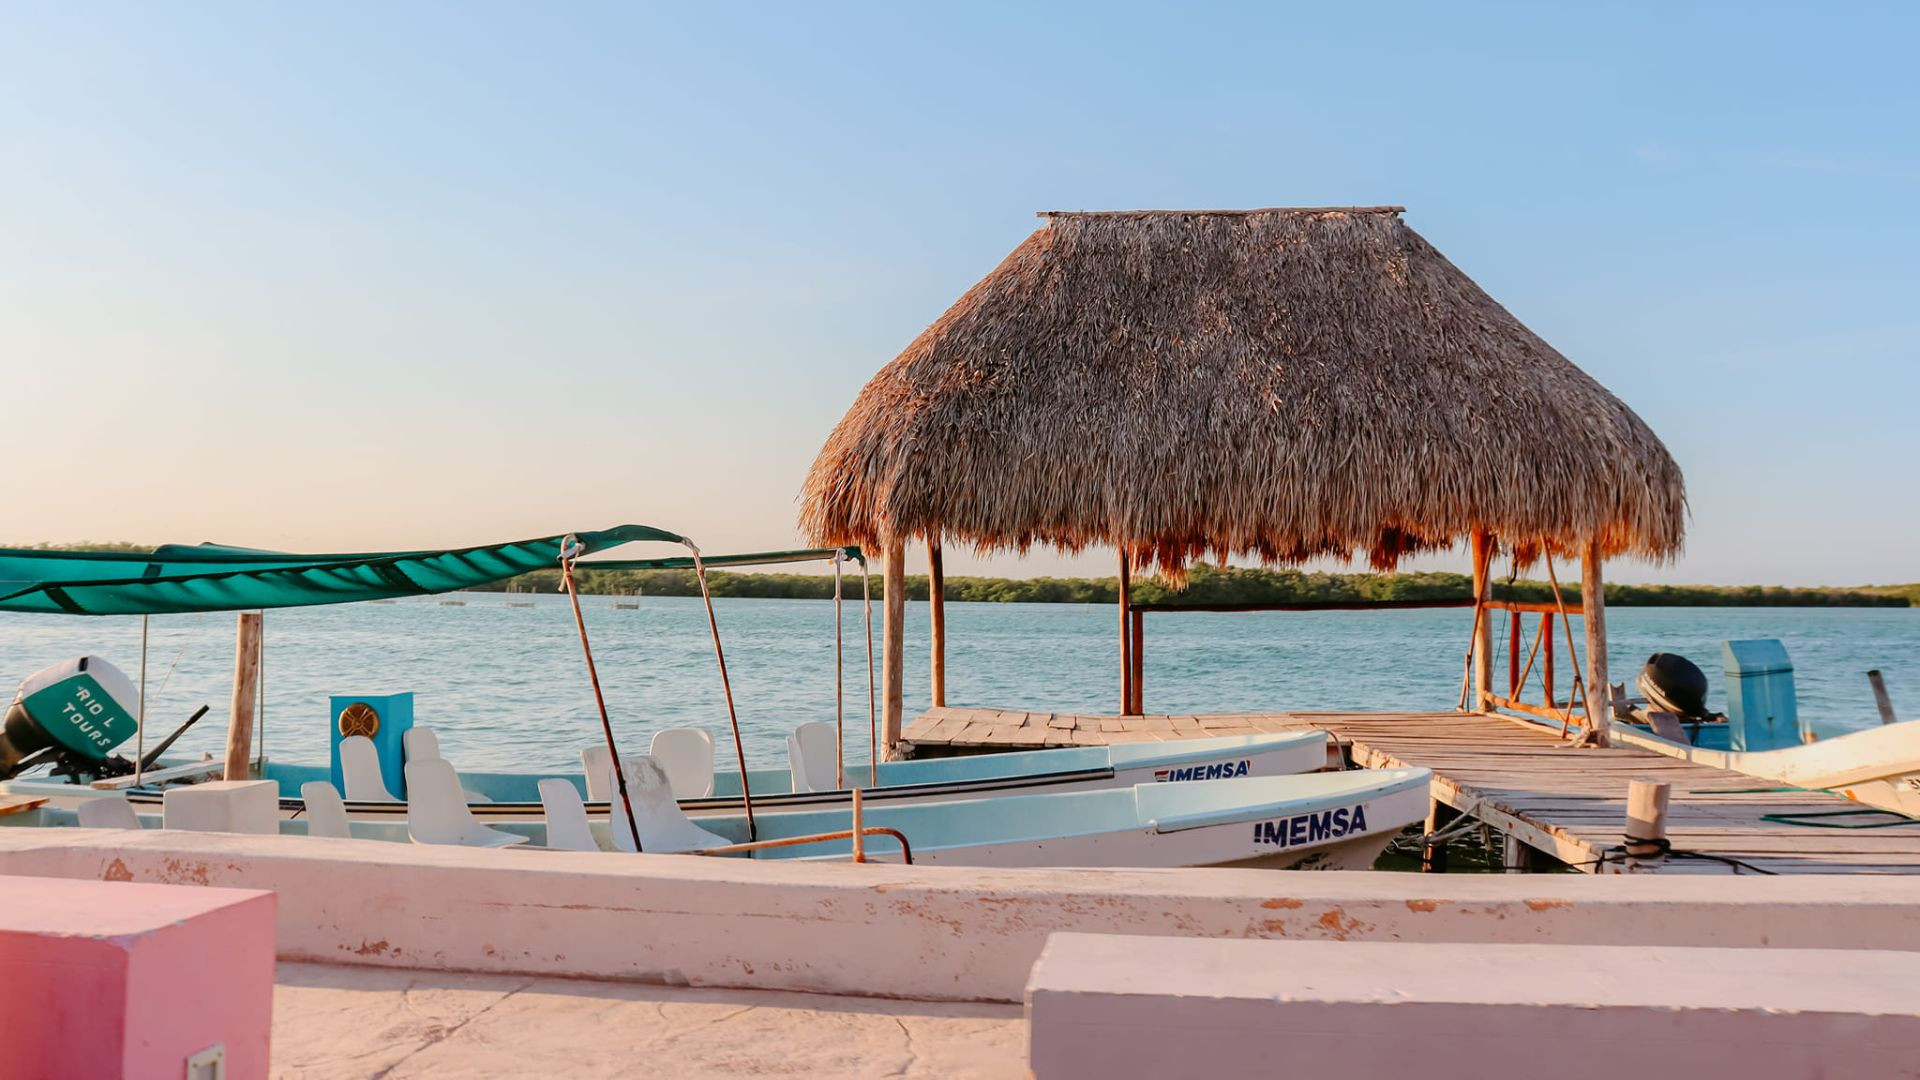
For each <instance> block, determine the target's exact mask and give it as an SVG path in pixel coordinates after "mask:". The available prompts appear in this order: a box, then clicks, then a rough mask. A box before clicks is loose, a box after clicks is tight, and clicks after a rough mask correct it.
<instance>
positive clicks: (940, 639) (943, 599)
mask: <svg viewBox="0 0 1920 1080" xmlns="http://www.w3.org/2000/svg"><path fill="white" fill-rule="evenodd" d="M927 617H928V620H929V623H930V626H929V633H930V636H931V638H932V649H933V656H932V660H931V662H932V665H933V666H932V668H931V669H930V671H929V681H930V683H931V686H930V694H929V700H931V701H932V702H933V707H934V708H936V709H939V708H944V707H945V706H946V704H947V575H946V571H945V569H944V568H943V567H942V566H941V562H940V538H939V537H937V536H928V537H927Z"/></svg>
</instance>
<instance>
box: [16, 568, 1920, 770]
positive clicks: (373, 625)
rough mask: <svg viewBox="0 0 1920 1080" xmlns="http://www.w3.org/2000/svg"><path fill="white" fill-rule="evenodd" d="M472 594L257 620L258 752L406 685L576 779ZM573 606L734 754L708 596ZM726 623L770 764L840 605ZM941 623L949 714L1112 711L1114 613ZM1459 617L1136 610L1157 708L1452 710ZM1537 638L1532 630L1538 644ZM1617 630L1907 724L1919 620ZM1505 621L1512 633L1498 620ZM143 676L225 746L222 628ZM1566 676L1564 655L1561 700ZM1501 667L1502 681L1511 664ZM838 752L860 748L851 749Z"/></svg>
mask: <svg viewBox="0 0 1920 1080" xmlns="http://www.w3.org/2000/svg"><path fill="white" fill-rule="evenodd" d="M465 599H466V600H467V604H466V606H464V607H451V606H442V605H441V604H439V603H437V602H436V601H434V600H431V599H427V600H409V601H403V602H400V603H395V604H359V605H349V606H343V607H332V608H307V609H296V610H288V611H270V612H268V613H267V615H266V654H265V672H266V715H267V731H266V750H267V753H268V755H269V756H271V757H274V758H276V759H280V760H286V761H321V760H324V758H325V755H326V752H327V697H328V695H330V694H383V693H392V692H397V691H403V690H411V691H413V692H414V693H415V695H416V720H417V722H418V723H422V724H431V725H433V726H434V727H435V728H436V729H437V730H438V732H439V734H440V740H441V745H442V748H443V750H444V752H445V753H446V754H447V756H448V758H449V759H450V760H452V761H453V762H454V763H455V764H456V765H458V766H461V767H464V768H473V769H480V768H529V769H564V768H576V767H577V765H578V756H577V754H578V749H579V747H581V746H583V745H586V744H588V743H590V742H593V741H594V740H596V739H597V738H598V737H599V720H598V716H597V713H596V711H595V709H594V704H593V692H592V689H591V688H590V686H589V685H588V682H587V678H586V668H585V664H584V662H583V661H582V659H581V655H580V641H579V638H578V637H577V635H576V634H575V631H574V626H573V617H572V612H571V610H570V609H569V607H568V605H567V601H566V598H565V597H564V596H557V595H542V596H539V597H538V598H537V603H536V606H535V607H533V608H509V607H507V606H506V596H505V595H504V594H501V593H484V594H468V595H467V596H466V597H465ZM583 603H584V605H585V613H586V618H587V626H588V630H589V633H590V634H591V635H592V640H593V648H594V657H595V659H596V661H597V662H598V664H599V668H600V676H601V681H602V684H603V686H604V688H605V690H606V695H607V704H608V707H609V708H610V710H611V712H612V714H613V717H614V724H615V731H616V733H617V734H619V735H621V736H623V737H624V738H626V739H629V740H631V745H632V746H633V747H634V748H635V749H636V750H638V749H642V748H644V745H645V740H646V739H647V738H648V737H649V736H650V734H651V732H652V731H653V730H654V729H655V728H656V727H658V726H662V725H681V724H692V725H700V726H705V727H708V728H710V729H712V730H713V731H714V733H715V735H716V737H718V738H720V739H721V740H722V745H723V746H724V745H725V741H724V734H723V733H724V732H725V729H726V707H725V705H724V702H723V699H722V697H721V694H720V682H719V677H718V673H717V669H716V667H715V663H714V656H713V647H712V644H711V639H710V638H709V637H708V635H707V629H706V617H705V614H704V612H703V610H702V608H701V606H700V603H699V601H698V600H694V599H683V598H678V597H648V598H646V599H645V600H643V601H642V602H641V606H640V608H639V610H635V611H615V610H613V609H612V604H611V600H610V599H609V598H607V597H586V598H583ZM716 610H717V613H718V617H719V621H720V630H721V635H722V640H723V643H724V645H725V647H726V649H727V664H728V670H729V672H730V674H731V675H732V678H733V688H734V695H735V699H736V701H737V702H738V705H739V710H740V719H741V724H742V728H743V731H744V733H745V742H746V747H747V753H748V757H749V760H750V761H751V762H752V763H754V764H756V765H762V766H773V767H777V766H779V765H781V764H782V763H784V761H785V747H786V744H785V741H784V740H785V734H786V732H787V731H788V730H789V729H791V728H792V727H793V726H794V725H795V724H798V723H801V722H803V721H807V720H829V721H830V720H832V719H833V714H834V667H833V663H834V660H833V658H834V653H833V605H832V604H831V603H830V602H826V601H812V600H740V599H725V600H720V601H718V602H717V603H716ZM875 615H876V619H877V616H878V609H877V606H876V611H875ZM846 620H847V621H846V644H847V652H846V684H847V695H846V706H847V712H846V717H847V719H846V723H847V726H848V730H849V732H850V733H852V732H858V733H859V745H860V746H861V747H862V748H863V749H864V740H865V733H866V725H867V712H866V665H865V655H864V644H863V642H862V639H861V630H860V606H859V604H858V603H857V602H856V603H852V604H849V605H848V606H847V608H846ZM947 623H948V642H949V645H948V650H949V651H948V658H947V671H948V676H947V700H948V703H949V704H953V705H992V706H1013V707H1022V708H1032V709H1041V710H1055V711H1093V712H1111V711H1113V709H1114V707H1115V704H1116V701H1117V698H1118V696H1119V690H1118V685H1117V683H1118V660H1117V655H1116V654H1117V646H1116V634H1117V632H1118V615H1117V613H1116V612H1115V610H1114V609H1112V608H1109V607H1083V606H1077V605H1064V604H950V605H948V607H947ZM1470 624H1471V617H1470V615H1469V613H1467V612H1466V611H1463V610H1460V609H1440V610H1424V611H1423V610H1416V611H1386V612H1261V613H1253V614H1233V615H1225V614H1201V613H1182V614H1149V615H1147V616H1146V643H1147V645H1146V704H1147V709H1148V711H1150V712H1209V711H1211V712H1225V711H1249V710H1260V709H1276V710H1277V709H1436V708H1450V707H1452V706H1453V704H1454V703H1455V702H1456V701H1458V700H1459V689H1460V673H1461V666H1462V664H1461V656H1462V653H1463V650H1464V649H1465V647H1466V642H1467V637H1468V635H1469V633H1470V631H1471V627H1470ZM1532 626H1533V623H1532V621H1531V617H1530V619H1529V623H1528V630H1529V633H1531V630H1532ZM1608 626H1609V630H1610V633H1611V636H1612V643H1611V655H1610V657H1609V660H1610V664H1611V666H1612V670H1613V672H1614V678H1615V679H1616V680H1623V679H1630V678H1631V676H1632V674H1633V673H1634V672H1635V671H1636V670H1638V668H1639V665H1640V664H1641V663H1643V662H1644V661H1645V660H1646V657H1647V654H1649V653H1651V652H1654V651H1656V650H1664V651H1668V652H1678V653H1681V654H1683V655H1685V656H1688V657H1691V658H1692V659H1693V660H1694V661H1695V662H1696V663H1699V664H1700V666H1701V667H1702V668H1704V669H1706V671H1707V674H1708V676H1709V678H1710V679H1711V681H1712V682H1713V684H1714V699H1715V701H1716V703H1717V704H1720V705H1724V698H1723V696H1722V694H1721V693H1720V685H1719V684H1720V682H1721V678H1720V674H1719V671H1720V660H1719V655H1720V642H1721V641H1722V640H1724V639H1727V638H1739V637H1778V638H1780V639H1782V640H1783V641H1784V642H1785V643H1786V645H1787V648H1788V650H1789V652H1790V653H1791V654H1792V656H1793V659H1794V662H1795V665H1796V668H1797V672H1796V673H1797V676H1798V680H1799V690H1800V709H1801V712H1802V714H1803V715H1805V716H1809V717H1811V718H1812V720H1813V723H1814V726H1815V727H1816V729H1818V730H1819V731H1821V732H1822V733H1823V734H1833V733H1837V732H1841V731H1846V730H1852V729H1855V728H1860V727H1865V726H1870V725H1872V724H1875V723H1877V719H1876V715H1875V712H1874V706H1873V697H1872V694H1871V693H1870V691H1869V689H1868V686H1867V680H1866V676H1865V673H1866V671H1867V669H1869V668H1874V667H1878V668H1880V669H1881V670H1882V671H1884V672H1885V674H1886V677H1887V683H1888V688H1889V690H1890V691H1891V693H1892V696H1893V701H1894V706H1895V708H1896V709H1899V710H1900V711H1901V715H1903V716H1907V717H1915V718H1920V610H1915V609H1899V608H1893V609H1888V608H1861V609H1826V608H1616V609H1614V610H1613V611H1611V612H1609V614H1608ZM1575 628H1576V630H1577V629H1578V624H1577V622H1576V624H1575ZM1499 630H1500V634H1499V637H1501V639H1502V640H1504V638H1505V623H1504V622H1502V623H1500V624H1499ZM875 632H876V636H877V634H878V626H877V623H876V627H875ZM1559 637H1560V635H1558V634H1556V641H1558V639H1559ZM1561 648H1563V649H1564V645H1562V646H1561ZM81 652H94V653H98V654H100V655H102V656H105V657H106V658H107V659H109V660H111V661H112V662H114V663H115V664H118V665H120V666H121V667H123V668H124V669H125V670H126V671H127V673H128V675H129V676H135V677H137V671H138V665H139V656H140V621H139V620H138V619H135V618H93V619H88V618H80V617H66V616H38V615H0V682H3V681H4V680H7V679H13V680H18V679H20V678H24V677H25V676H27V675H28V674H31V673H32V672H34V671H36V670H38V669H39V668H41V667H44V666H45V665H47V664H50V663H53V662H55V661H57V660H60V659H64V658H66V657H70V656H74V655H77V654H79V653H81ZM1562 656H1563V657H1564V653H1563V654H1562ZM148 665H149V669H148V680H149V704H148V713H149V723H148V728H149V733H150V734H152V735H153V736H154V738H156V739H157V738H158V737H160V736H161V735H163V734H164V733H166V732H167V731H169V730H171V729H172V728H173V726H174V725H175V724H177V723H178V722H179V721H180V720H182V719H184V718H185V717H186V716H187V714H188V713H190V712H191V711H192V710H193V709H194V708H196V707H198V706H199V705H201V704H210V705H212V706H213V707H214V708H213V711H212V712H211V713H209V715H208V716H207V718H206V719H204V720H202V721H201V723H200V725H198V726H197V727H196V728H195V729H194V730H193V731H192V732H190V733H189V734H188V735H187V736H186V737H185V738H183V739H182V740H181V741H180V743H179V744H177V747H178V748H179V749H183V750H186V751H192V752H197V751H201V750H208V751H214V752H216V753H217V752H219V750H220V748H221V746H222V745H223V742H224V738H225V728H226V712H227V707H228V696H229V691H228V686H229V684H230V681H231V678H232V669H233V616H232V615H205V616H195V615H181V616H167V617H156V618H155V619H154V620H153V623H152V631H151V644H150V648H149V658H148ZM169 668H171V669H172V670H171V672H169ZM1566 668H1567V664H1566V662H1565V660H1564V659H1562V660H1561V661H1560V662H1559V664H1558V671H1559V674H1558V678H1559V680H1560V683H1561V685H1562V687H1564V686H1565V683H1566ZM1496 671H1497V673H1498V674H1497V676H1496V678H1497V681H1501V682H1502V683H1504V679H1505V675H1504V672H1505V667H1504V661H1502V662H1501V664H1500V665H1498V666H1497V667H1496ZM906 673H907V679H906V693H907V710H908V715H909V717H911V716H912V715H913V714H915V713H916V712H917V711H918V710H919V709H921V708H924V707H925V705H926V700H927V699H926V694H927V626H926V608H925V606H924V605H921V604H914V605H911V607H910V609H909V618H908V620H907V665H906ZM1537 677H1538V676H1537V672H1536V676H1535V678H1536V679H1537ZM1536 685H1537V684H1536ZM1562 693H1564V689H1563V690H1562ZM848 741H849V745H850V746H853V745H855V740H854V739H853V738H852V737H851V735H850V737H849V740H848ZM849 756H850V757H854V756H857V755H854V754H851V753H850V755H849Z"/></svg>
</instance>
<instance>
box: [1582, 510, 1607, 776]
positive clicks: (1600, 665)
mask: <svg viewBox="0 0 1920 1080" xmlns="http://www.w3.org/2000/svg"><path fill="white" fill-rule="evenodd" d="M1580 611H1581V615H1582V620H1583V621H1584V622H1585V623H1586V628H1587V679H1586V686H1585V691H1586V697H1587V730H1588V731H1590V732H1592V733H1593V737H1594V739H1595V740H1596V742H1597V743H1598V745H1600V746H1606V745H1608V743H1607V731H1608V729H1609V728H1610V727H1611V726H1612V723H1613V702H1612V701H1611V700H1610V698H1611V695H1610V694H1609V692H1608V687H1610V686H1612V685H1613V684H1612V683H1609V682H1608V681H1607V586H1606V582H1605V581H1604V580H1602V578H1601V576H1600V541H1598V540H1589V541H1588V542H1587V547H1586V550H1585V551H1584V552H1583V553H1582V555H1581V558H1580Z"/></svg>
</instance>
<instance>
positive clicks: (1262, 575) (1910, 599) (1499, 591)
mask: <svg viewBox="0 0 1920 1080" xmlns="http://www.w3.org/2000/svg"><path fill="white" fill-rule="evenodd" d="M14 546H19V547H36V548H42V549H48V548H57V549H60V550H66V551H119V552H128V553H136V554H137V553H144V552H148V551H152V550H153V548H152V546H151V545H141V544H128V543H113V544H96V543H85V544H31V545H14ZM575 581H576V583H577V584H578V585H579V587H580V591H581V592H583V593H588V594H592V595H596V596H610V595H616V594H623V595H631V594H632V593H634V592H635V591H636V590H638V591H641V592H644V593H646V594H647V595H649V596H699V595H700V585H699V582H697V581H696V580H695V579H694V575H693V571H691V570H589V569H586V568H585V567H584V566H583V567H582V568H581V570H580V572H579V573H578V574H576V575H575ZM707 583H708V585H709V586H710V587H711V588H712V590H713V595H715V596H734V597H753V598H759V599H767V600H830V599H832V598H833V578H832V577H830V576H827V575H824V574H779V573H765V574H742V573H734V572H731V571H725V570H714V571H710V572H708V574H707ZM842 587H843V588H844V590H845V595H846V597H847V599H849V600H858V599H859V598H860V578H859V576H858V574H856V573H853V572H851V569H850V571H849V573H848V574H847V576H846V578H845V581H844V583H843V586H842ZM509 588H513V589H518V590H523V591H526V590H532V591H536V592H553V591H555V590H557V589H559V588H560V572H559V571H558V570H536V571H534V572H533V573H531V574H522V575H520V576H519V577H517V578H512V579H509V580H507V581H501V582H496V583H494V584H492V585H486V586H482V587H480V588H477V589H475V590H474V591H476V592H506V591H507V590H508V589H509ZM883 591H884V586H883V583H882V582H881V579H880V575H879V574H877V573H876V574H874V576H873V598H874V599H875V600H879V599H881V596H882V593H883ZM1131 591H1132V599H1133V601H1134V602H1135V603H1141V604H1194V605H1202V604H1261V603H1265V604H1300V603H1356V604H1366V603H1379V602H1384V601H1395V600H1398V601H1407V600H1468V599H1471V598H1472V597H1473V579H1471V578H1469V577H1468V576H1467V575H1465V574H1448V573H1409V574H1326V573H1313V572H1309V571H1305V570H1261V569H1244V568H1241V567H1228V568H1226V569H1221V568H1220V567H1217V566H1212V565H1209V564H1205V563H1202V564H1198V565H1195V566H1194V567H1193V569H1192V571H1191V573H1190V574H1189V577H1188V581H1187V587H1186V588H1185V589H1173V588H1169V587H1168V586H1167V585H1165V584H1164V583H1162V582H1161V581H1160V580H1159V579H1157V578H1152V577H1148V578H1143V579H1141V580H1138V581H1135V582H1133V583H1132V586H1131ZM1560 591H1561V594H1562V595H1564V596H1565V597H1566V598H1567V599H1568V600H1570V601H1573V602H1575V603H1578V602H1579V600H1580V587H1579V584H1578V582H1574V583H1571V584H1569V583H1567V582H1561V585H1560ZM946 595H947V599H948V600H951V601H953V602H955V603H963V604H964V603H984V604H1114V603H1118V602H1119V600H1120V582H1119V579H1118V578H1054V577H1037V578H995V577H948V578H947V579H946ZM1493 595H1494V596H1495V597H1496V598H1498V599H1502V600H1535V601H1545V600H1551V599H1553V587H1552V586H1551V585H1549V584H1548V583H1546V582H1544V581H1515V582H1513V583H1511V584H1508V583H1507V582H1504V581H1500V580H1496V581H1495V582H1494V587H1493ZM907 597H908V598H909V599H912V600H925V599H926V598H927V579H926V578H925V577H924V576H919V575H909V576H908V577H907ZM1607 603H1608V604H1609V605H1613V606H1617V607H1902V608H1903V607H1920V583H1914V584H1910V585H1863V586H1859V587H1857V588H1824V587H1823V588H1787V587H1785V586H1779V585H1620V584H1609V585H1608V586H1607Z"/></svg>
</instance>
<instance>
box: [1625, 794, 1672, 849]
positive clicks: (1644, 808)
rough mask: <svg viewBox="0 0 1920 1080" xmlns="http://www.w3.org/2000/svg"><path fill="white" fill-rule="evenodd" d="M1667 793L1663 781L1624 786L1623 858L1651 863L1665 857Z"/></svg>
mask: <svg viewBox="0 0 1920 1080" xmlns="http://www.w3.org/2000/svg"><path fill="white" fill-rule="evenodd" d="M1669 795H1670V791H1669V787H1668V784H1667V783H1666V781H1664V780H1629V781H1628V782H1627V844H1626V847H1627V857H1628V858H1630V859H1634V860H1636V861H1641V862H1645V861H1651V860H1655V859H1659V858H1662V857H1664V856H1665V855H1666V850H1665V845H1663V844H1662V843H1661V841H1664V840H1665V839H1666V838H1667V800H1668V798H1669Z"/></svg>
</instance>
